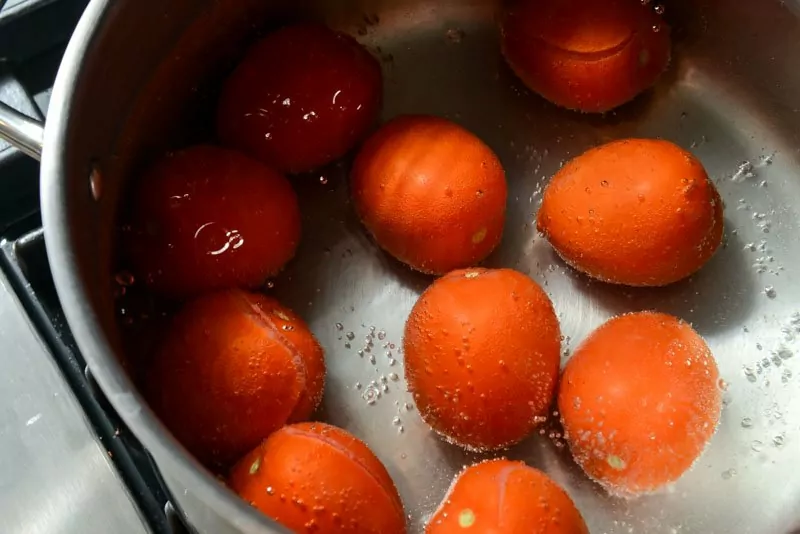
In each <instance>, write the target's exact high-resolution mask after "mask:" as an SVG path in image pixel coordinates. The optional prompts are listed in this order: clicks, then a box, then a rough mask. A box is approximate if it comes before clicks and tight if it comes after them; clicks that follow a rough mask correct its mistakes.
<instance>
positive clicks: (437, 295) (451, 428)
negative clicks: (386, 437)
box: [403, 269, 561, 450]
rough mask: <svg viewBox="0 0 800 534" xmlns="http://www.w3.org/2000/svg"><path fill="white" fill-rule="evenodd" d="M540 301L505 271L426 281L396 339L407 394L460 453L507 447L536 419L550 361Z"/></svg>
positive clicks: (553, 356) (547, 308) (555, 348)
mask: <svg viewBox="0 0 800 534" xmlns="http://www.w3.org/2000/svg"><path fill="white" fill-rule="evenodd" d="M560 349H561V341H560V331H559V326H558V319H557V318H556V315H555V311H554V310H553V306H552V304H551V303H550V300H549V299H548V297H547V295H546V294H545V293H544V291H542V289H541V288H540V287H539V286H538V285H537V284H536V283H535V282H534V281H533V280H531V279H530V278H528V277H527V276H525V275H524V274H522V273H519V272H516V271H513V270H511V269H467V270H463V271H454V272H452V273H449V274H447V275H445V276H444V277H442V278H439V279H438V280H436V281H435V282H434V283H433V284H432V285H431V286H430V287H429V288H428V289H427V290H426V291H425V292H424V293H423V294H422V296H421V297H420V298H419V300H418V301H417V303H416V304H415V305H414V308H413V310H412V311H411V314H410V315H409V318H408V321H407V322H406V327H405V333H404V336H403V356H404V358H405V374H406V379H407V381H408V388H409V391H410V392H411V393H412V394H413V396H414V400H415V402H416V404H417V408H418V410H419V412H420V415H421V416H422V418H423V419H424V420H425V422H426V423H428V424H429V425H430V426H431V427H432V428H433V429H434V430H436V431H437V432H439V433H440V434H442V435H444V436H445V437H446V438H448V439H449V440H450V441H452V442H454V443H456V444H458V445H461V446H463V447H466V448H471V449H478V450H486V449H500V448H504V447H507V446H510V445H512V444H514V443H516V442H518V441H520V440H522V439H523V438H524V437H525V436H526V435H528V434H529V433H530V432H531V431H532V430H533V428H534V427H535V426H536V425H537V424H539V422H540V421H541V420H542V419H544V415H545V414H546V413H547V410H548V408H549V406H550V404H551V402H552V399H553V394H554V392H555V385H556V379H557V378H558V368H559V363H560Z"/></svg>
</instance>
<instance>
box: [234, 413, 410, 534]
mask: <svg viewBox="0 0 800 534" xmlns="http://www.w3.org/2000/svg"><path fill="white" fill-rule="evenodd" d="M229 484H230V487H231V488H232V489H233V490H234V491H236V492H237V493H238V494H239V495H240V496H241V497H242V498H243V499H244V500H246V501H248V502H249V503H250V504H252V505H253V506H255V507H256V508H258V509H259V510H260V511H261V512H263V513H264V514H266V515H268V516H270V517H272V518H273V519H275V520H276V521H278V522H279V523H281V524H283V525H285V526H286V527H288V528H290V529H292V530H293V531H294V532H341V533H348V534H403V533H404V532H405V530H406V529H405V514H404V512H403V504H402V502H401V501H400V496H399V495H398V493H397V489H396V488H395V487H394V483H393V482H392V479H391V478H390V477H389V473H387V472H386V468H385V467H384V466H383V464H381V462H380V460H378V458H377V457H376V456H375V455H374V454H373V453H372V451H370V450H369V448H368V447H367V446H366V445H365V444H364V443H362V442H361V441H359V440H358V439H356V438H355V437H354V436H352V435H350V434H348V433H347V432H345V431H344V430H341V429H339V428H336V427H334V426H331V425H326V424H323V423H302V424H297V425H292V426H287V427H284V428H282V429H281V430H278V431H277V432H275V433H274V434H272V436H270V437H269V438H268V439H267V440H266V441H265V442H264V443H262V444H261V445H260V446H258V447H257V448H256V449H255V450H253V451H252V452H250V453H249V454H248V455H246V456H245V457H244V458H243V459H242V460H241V461H239V462H238V463H237V465H236V466H235V467H234V468H233V470H232V471H231V476H230V479H229Z"/></svg>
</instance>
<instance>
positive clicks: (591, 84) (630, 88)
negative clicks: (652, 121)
mask: <svg viewBox="0 0 800 534" xmlns="http://www.w3.org/2000/svg"><path fill="white" fill-rule="evenodd" d="M502 34H503V37H502V44H503V53H504V55H505V58H506V60H507V61H508V63H509V65H510V66H511V68H512V69H513V70H514V72H516V74H517V75H518V76H519V77H520V79H521V80H522V81H523V82H524V83H525V85H527V86H528V87H529V88H530V89H531V90H532V91H534V92H536V93H539V94H540V95H541V96H543V97H544V98H546V99H547V100H549V101H551V102H553V103H555V104H557V105H559V106H562V107H565V108H568V109H574V110H579V111H585V112H603V111H608V110H610V109H613V108H615V107H617V106H620V105H622V104H624V103H626V102H628V101H629V100H632V99H633V98H634V97H636V95H638V94H639V93H641V92H642V91H644V90H645V89H647V88H649V87H650V86H652V85H653V84H654V83H655V82H656V80H657V79H658V77H659V76H660V75H661V73H662V72H663V71H664V70H665V69H666V67H667V64H668V63H669V57H670V37H669V27H668V26H667V25H666V24H665V23H664V22H663V21H662V20H661V19H660V18H659V17H658V16H657V15H656V14H655V12H654V11H653V10H652V6H647V5H643V3H642V2H638V1H636V0H560V1H558V2H553V1H551V0H515V1H512V2H511V3H510V7H509V8H508V9H507V11H506V13H505V14H504V17H503V23H502Z"/></svg>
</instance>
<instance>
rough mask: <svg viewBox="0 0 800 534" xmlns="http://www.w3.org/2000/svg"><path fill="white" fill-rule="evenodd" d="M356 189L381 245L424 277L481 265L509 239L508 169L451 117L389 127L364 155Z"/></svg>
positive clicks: (411, 119) (403, 120) (399, 121)
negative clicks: (505, 230)
mask: <svg viewBox="0 0 800 534" xmlns="http://www.w3.org/2000/svg"><path fill="white" fill-rule="evenodd" d="M351 191H352V195H353V201H354V203H355V207H356V211H357V212H358V215H359V217H360V218H361V220H362V221H363V223H364V225H365V226H366V228H367V230H368V231H369V232H370V233H371V234H372V235H373V236H374V237H375V240H376V241H377V242H378V244H379V245H380V246H381V247H382V248H383V249H384V250H386V251H387V252H388V253H389V254H391V255H392V256H394V257H395V258H397V259H398V260H400V261H402V262H403V263H406V264H408V265H409V266H411V267H412V268H414V269H416V270H418V271H422V272H424V273H432V274H444V273H446V272H448V271H451V270H453V269H456V268H461V267H469V266H471V265H474V264H475V263H477V262H479V261H481V260H483V259H484V258H485V257H486V256H488V255H489V253H490V252H491V251H492V250H493V249H494V248H495V247H496V246H497V244H498V243H499V242H500V238H501V237H502V233H503V225H504V223H505V209H506V194H507V187H506V179H505V172H504V171H503V167H502V165H501V164H500V161H499V160H498V159H497V156H496V155H495V154H494V152H492V150H491V149H490V148H489V147H488V146H486V145H485V144H484V143H483V142H482V141H481V140H480V139H478V138H477V137H475V136H474V135H473V134H471V133H470V132H468V131H467V130H465V129H463V128H461V127H460V126H458V125H456V124H454V123H452V122H450V121H447V120H445V119H440V118H437V117H430V116H403V117H399V118H396V119H394V120H392V121H390V122H389V123H388V124H386V125H385V126H383V128H381V129H380V130H379V131H378V132H377V133H376V134H374V135H373V136H372V137H371V138H370V139H368V140H367V142H366V143H365V144H364V146H363V148H362V149H361V152H360V153H359V154H358V156H357V158H356V161H355V164H354V167H353V172H352V183H351Z"/></svg>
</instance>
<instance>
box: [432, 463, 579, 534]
mask: <svg viewBox="0 0 800 534" xmlns="http://www.w3.org/2000/svg"><path fill="white" fill-rule="evenodd" d="M471 532H474V533H475V534H588V533H589V529H588V528H586V523H584V522H583V517H581V514H580V512H579V511H578V509H577V508H575V503H573V502H572V499H570V498H569V495H567V493H566V492H565V491H564V490H563V489H561V488H560V487H559V486H558V484H556V483H555V482H553V481H552V480H551V479H550V478H549V477H548V476H547V475H545V474H544V473H542V472H541V471H539V470H537V469H534V468H532V467H528V466H527V465H525V464H523V463H522V462H512V461H509V460H503V459H500V460H490V461H488V462H483V463H479V464H476V465H473V466H470V467H468V468H466V469H464V470H463V471H462V472H461V474H459V475H458V477H456V479H455V481H454V482H453V485H452V487H451V488H450V491H449V492H448V494H447V496H446V497H445V499H444V501H443V502H442V504H441V506H440V507H439V509H438V510H437V511H436V513H435V514H434V515H433V517H432V518H431V520H430V522H429V523H428V525H427V527H426V528H425V534H456V533H458V534H461V533H465V534H469V533H471Z"/></svg>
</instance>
